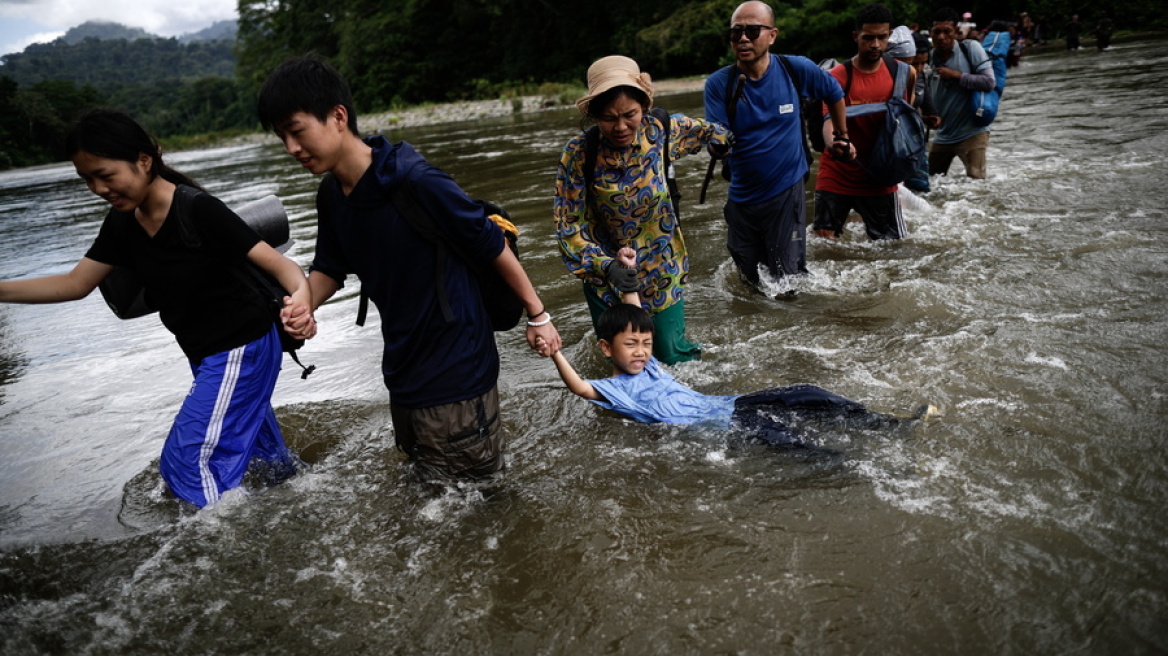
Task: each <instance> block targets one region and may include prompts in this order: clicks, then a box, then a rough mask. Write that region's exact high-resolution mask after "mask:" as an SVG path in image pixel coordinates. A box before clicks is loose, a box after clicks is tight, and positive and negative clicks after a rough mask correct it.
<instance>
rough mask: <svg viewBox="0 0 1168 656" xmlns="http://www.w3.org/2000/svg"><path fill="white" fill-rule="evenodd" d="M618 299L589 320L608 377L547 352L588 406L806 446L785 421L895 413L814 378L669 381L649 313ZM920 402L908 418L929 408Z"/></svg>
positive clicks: (863, 422)
mask: <svg viewBox="0 0 1168 656" xmlns="http://www.w3.org/2000/svg"><path fill="white" fill-rule="evenodd" d="M617 262H618V264H619V265H620V266H622V267H624V268H626V269H630V270H631V269H632V267H633V266H634V265H635V262H636V253H635V251H633V250H632V249H630V248H623V249H621V251H620V252H619V253H618V255H617ZM622 300H623V301H624V302H623V303H622V304H621V305H618V306H615V307H610V308H608V309H607V310H605V312H604V313H603V314H602V315H601V316H600V319H599V321H598V322H597V326H596V333H597V336H598V337H599V338H600V341H599V346H600V350H601V352H603V353H604V355H605V356H606V357H607V358H609V359H611V360H612V366H613V373H612V376H611V377H609V378H604V379H599V380H585V379H583V378H581V377H580V375H579V374H578V373H577V372H576V370H575V369H574V368H573V367H572V365H571V363H569V362H568V360H567V358H565V357H564V354H563V353H562V352H556V353H555V354H554V355H553V356H552V359H553V361H554V362H555V364H556V369H557V370H558V371H559V373H560V378H562V379H563V381H564V383H565V384H566V385H567V386H568V389H569V390H570V391H571V392H572V393H573V394H576V395H577V396H581V397H584V398H586V399H588V400H589V401H592V402H593V403H595V404H596V405H598V406H600V407H602V408H605V409H606V410H612V411H614V412H617V413H619V414H622V415H624V416H626V417H629V418H630V419H634V420H636V421H639V422H644V423H666V424H702V425H704V426H709V427H711V428H719V429H729V430H736V431H741V432H744V433H746V434H748V435H749V436H750V437H752V438H756V439H758V440H761V441H762V442H765V443H766V444H769V445H772V446H780V447H802V446H806V445H805V444H804V443H803V441H802V439H801V438H800V435H799V432H798V431H797V430H796V429H795V428H794V427H793V426H792V425H789V424H796V423H799V422H801V421H803V420H806V419H817V420H824V419H827V420H836V421H841V420H842V421H844V422H846V423H848V424H858V425H860V426H863V427H868V428H878V427H891V426H895V425H897V424H898V423H900V422H901V421H902V420H901V419H899V418H897V417H893V416H891V415H885V414H880V413H875V412H869V411H868V409H867V408H865V407H864V406H863V405H862V404H860V403H856V402H855V401H852V400H849V399H846V398H844V397H842V396H840V395H838V394H833V393H831V392H828V391H827V390H825V389H823V388H821V387H816V386H815V385H807V384H800V385H792V386H789V387H780V388H774V389H768V390H763V391H760V392H754V393H752V394H734V395H729V396H716V395H708V394H702V393H700V392H697V391H694V390H693V389H690V388H689V387H686V386H685V385H682V384H681V383H679V382H677V380H676V379H674V378H673V376H672V375H670V374H669V372H668V371H665V370H664V369H662V368H661V365H660V363H658V362H657V360H656V359H655V358H654V357H653V320H652V318H651V317H650V316H649V313H648V312H646V311H645V310H644V309H642V308H641V306H640V302H639V299H638V297H637V293H636V292H626V293H624V294H623V295H622ZM934 410H935V409H934V408H932V406H924V407H922V408H921V409H920V410H919V411H918V412H917V415H916V416H915V417H914V418H921V417H923V416H925V415H928V414H931V413H932V412H933V411H934Z"/></svg>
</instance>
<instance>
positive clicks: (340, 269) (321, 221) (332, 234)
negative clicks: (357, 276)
mask: <svg viewBox="0 0 1168 656" xmlns="http://www.w3.org/2000/svg"><path fill="white" fill-rule="evenodd" d="M335 186H336V183H335V182H333V180H332V176H325V177H324V179H323V180H321V181H320V187H319V188H318V189H317V192H316V217H317V218H316V251H315V253H314V254H313V257H312V266H311V267H310V268H309V270H310V271H319V272H321V273H323V274H325V275H326V276H328V277H330V278H332V279H333V280H334V281H336V283H337V286H338V287H344V286H345V277H346V276H347V275H348V274H349V273H351V272H352V271H353V268H352V266H350V265H349V263H348V261H347V260H346V259H345V256H344V252H343V251H342V249H341V241H340V236H339V235H338V234H337V229H336V224H335V221H336V217H335V216H334V214H333V202H334V198H333V194H336V193H339V192H338V191H336V190H335V189H334V187H335Z"/></svg>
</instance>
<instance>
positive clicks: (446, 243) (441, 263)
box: [357, 177, 470, 325]
mask: <svg viewBox="0 0 1168 656" xmlns="http://www.w3.org/2000/svg"><path fill="white" fill-rule="evenodd" d="M390 202H391V203H393V206H394V208H396V209H397V212H398V214H400V215H401V217H402V218H403V219H405V221H406V223H408V224H409V225H410V227H411V228H413V230H414V232H416V233H418V236H420V237H421V238H422V239H425V240H426V241H428V242H430V243H431V244H433V245H434V249H435V258H436V259H435V264H434V284H435V285H436V287H437V291H438V307H439V309H441V310H442V318H443V319H445V320H446V322H447V323H450V322H452V321H454V311H453V310H452V309H451V307H450V298H449V297H447V296H446V257H447V253H448V252H449V251H450V250H454V252H455V255H457V256H458V257H461V258H462V259H463V260H464V261H466V262H469V261H470V259H469V258H468V257H467V256H466V254H465V253H463V252H462V251H461V250H460V249H459V248H458V246H456V245H455V244H454V243H452V242H451V241H450V240H449V239H447V238H446V236H445V235H443V234H442V233H441V232H440V231H439V229H438V226H437V224H436V223H434V217H433V216H431V215H430V213H429V212H428V211H426V208H424V207H422V204H421V202H419V201H418V194H417V192H416V191H415V190H414V185H413V183H412V182H411V181H410V179H409V178H408V177H407V178H405V179H404V180H402V182H401V183H400V184H398V185H397V186H396V187H394V189H393V191H392V192H390ZM363 295H364V294H363ZM364 303H365V306H366V309H367V308H368V305H369V301H368V298H366V299H365V301H364ZM357 314H358V319H363V318H364V317H363V316H362V315H361V309H360V308H358V313H357ZM358 325H360V324H358Z"/></svg>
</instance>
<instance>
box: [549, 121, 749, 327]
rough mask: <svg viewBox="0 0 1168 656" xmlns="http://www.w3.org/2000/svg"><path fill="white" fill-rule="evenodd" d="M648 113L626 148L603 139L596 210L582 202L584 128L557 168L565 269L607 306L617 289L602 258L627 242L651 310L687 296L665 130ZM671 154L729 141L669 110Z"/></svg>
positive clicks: (556, 213) (556, 206) (721, 132)
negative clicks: (615, 147) (666, 162)
mask: <svg viewBox="0 0 1168 656" xmlns="http://www.w3.org/2000/svg"><path fill="white" fill-rule="evenodd" d="M663 129H664V126H663V125H662V124H661V123H660V122H659V121H658V120H657V119H656V118H655V117H653V116H651V115H649V114H648V113H645V115H644V118H643V119H642V121H641V127H640V129H639V130H638V132H637V138H636V139H634V140H633V143H632V144H631V145H630V146H628V147H627V148H624V149H622V150H613V149H612V148H611V147H609V146H608V144H607V143H606V142H605V141H604V139H601V140H600V147H599V152H598V153H597V155H596V171H595V174H596V175H595V178H594V181H595V182H594V185H593V190H592V199H593V205H594V208H593V211H588V210H586V209H585V204H586V202H587V201H586V194H585V191H584V185H585V179H584V143H585V137H584V135H583V134H581V135H580V136H578V137H576V138H574V139H572V140H571V141H569V142H568V145H567V146H566V147H565V148H564V154H563V157H561V158H560V166H559V170H558V171H557V173H556V194H555V199H554V201H553V205H552V216H553V218H554V219H555V222H556V237H557V239H558V240H559V243H560V254H561V256H562V257H563V260H564V265H565V266H567V268H568V271H570V272H571V273H572V274H573V275H575V276H576V277H578V278H581V279H582V280H584V281H585V282H586V283H587V284H589V285H591V286H592V288H593V289H594V291H595V292H596V293H597V295H598V296H599V297H600V298H601V299H602V300H603V301H604V303H605V304H606V305H609V306H612V305H616V304H617V303H619V302H620V294H619V293H618V292H617V291H616V290H614V289H613V288H612V287H611V286H610V285H609V284H608V281H607V279H606V278H605V277H604V265H605V263H606V262H608V261H609V260H612V259H614V258H615V257H616V252H617V251H618V250H620V249H621V248H622V247H624V246H628V247H630V248H633V249H634V250H636V251H637V275H638V277H639V279H640V282H641V298H642V300H643V304H644V305H643V306H644V307H645V309H646V310H648V311H649V312H650V313H652V314H656V313H658V312H661V311H662V310H665V309H666V308H669V307H671V306H672V305H674V304H675V303H677V302H679V301H680V300H681V298H682V290H683V288H684V287H685V284H686V282H687V280H688V277H689V253H688V252H687V251H686V249H685V240H684V239H683V238H682V235H681V226H680V225H679V224H678V221H677V213H676V212H675V211H674V208H673V203H672V201H670V199H669V187H668V185H667V182H666V179H665V170H664V161H663V159H662V156H661V155H662V153H661V149H662V147H663V145H664V144H663V143H662V142H663V139H662V138H661V137H662V134H661V132H662V130H663ZM669 129H670V135H669V148H670V151H671V152H670V160H671V161H672V160H676V159H678V158H680V157H682V156H684V155H688V154H692V153H697V152H699V151H701V150H703V149H704V148H705V147H706V146H707V145H709V144H729V143H730V140H731V137H730V134H729V132H728V131H727V130H726V128H724V127H722V126H721V125H718V124H715V123H710V122H707V121H704V120H701V119H694V118H689V117H686V116H682V115H680V114H675V115H673V116H672V117H670V125H669Z"/></svg>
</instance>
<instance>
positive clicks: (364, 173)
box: [258, 57, 560, 480]
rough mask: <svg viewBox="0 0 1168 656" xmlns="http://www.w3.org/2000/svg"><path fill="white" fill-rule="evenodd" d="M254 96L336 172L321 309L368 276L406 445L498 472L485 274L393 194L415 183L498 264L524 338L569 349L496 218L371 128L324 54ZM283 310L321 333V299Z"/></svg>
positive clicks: (325, 185) (316, 164) (415, 455)
mask: <svg viewBox="0 0 1168 656" xmlns="http://www.w3.org/2000/svg"><path fill="white" fill-rule="evenodd" d="M258 108H259V115H260V119H261V121H262V122H263V124H264V126H265V127H268V128H271V129H272V130H274V131H275V133H276V136H278V137H280V140H281V141H282V142H283V143H284V148H285V149H286V150H287V151H288V154H289V155H291V156H292V157H294V158H295V159H296V161H298V162H299V163H300V164H301V166H303V167H304V168H305V169H307V170H308V171H309V172H311V173H313V174H317V175H321V174H326V173H327V174H329V175H326V176H325V177H324V179H323V180H321V183H320V189H319V191H318V193H317V201H316V206H317V207H316V208H317V213H318V226H317V242H316V253H315V257H314V259H313V263H312V268H311V272H310V274H309V285H310V287H311V289H312V308H311V310H312V311H315V310H316V308H318V307H320V305H321V304H322V303H324V302H325V301H326V300H328V299H329V298H330V297H331V296H332V295H333V294H334V293H336V291H337V290H338V289H339V288H340V287H342V286H343V285H344V283H345V278H346V277H347V276H348V275H349V274H356V275H357V277H358V279H360V281H361V286H362V291H363V292H364V293H365V294H367V295H368V297H369V299H370V300H372V301H373V304H374V305H375V306H377V309H378V312H379V313H380V315H381V332H382V336H383V338H384V340H385V346H384V349H383V352H382V364H381V368H382V374H383V376H384V378H385V385H386V387H387V388H388V389H389V392H390V409H391V415H392V418H393V424H394V435H395V439H396V441H397V445H398V447H399V448H400V449H401V450H402V451H404V452H405V453H406V454H407V456H409V459H410V461H411V462H412V463H414V467H415V471H416V473H417V474H418V475H419V476H420V477H421V478H423V479H425V480H442V479H452V478H453V479H480V478H486V477H489V476H491V475H492V474H494V473H495V472H498V471H501V470H502V469H503V468H504V459H503V434H502V430H501V421H500V417H499V397H498V389H497V382H498V377H499V353H498V351H497V349H496V346H495V338H494V332H493V330H492V326H491V323H490V321H489V319H488V316H487V314H486V310H485V307H484V305H483V300H482V298H481V294H480V293H479V289H478V283H477V282H476V280H475V277H474V274H473V273H472V269H471V267H470V265H469V264H468V263H467V262H465V261H463V260H462V259H461V258H460V257H455V256H453V255H451V256H450V257H439V254H438V249H437V247H436V246H435V245H434V244H433V243H431V242H430V241H428V240H426V239H425V238H423V237H422V236H420V235H419V234H418V233H417V232H415V231H414V230H413V228H411V226H410V225H409V223H408V221H407V219H406V218H404V217H403V216H402V215H401V214H400V213H399V212H398V210H397V209H396V207H395V205H394V203H393V194H394V193H395V192H396V190H397V189H399V188H400V187H402V186H408V187H409V189H410V190H411V191H412V196H413V197H414V198H416V200H417V202H418V204H419V205H420V206H421V207H422V208H423V209H424V210H425V212H426V213H427V214H429V215H430V217H431V218H432V219H433V221H434V222H435V223H436V224H438V230H439V231H440V232H442V233H443V234H444V235H445V236H447V237H448V238H449V240H450V241H451V242H452V243H453V244H455V245H457V246H458V247H459V248H458V249H457V250H459V251H461V252H462V253H465V254H467V256H468V257H470V258H475V259H477V260H479V261H480V262H482V263H484V264H488V265H490V266H492V267H494V268H495V270H497V271H498V272H499V274H500V276H501V277H502V278H503V280H504V281H506V282H507V284H508V286H510V287H511V288H512V290H513V291H514V292H515V294H516V296H518V298H519V299H520V300H521V301H522V303H523V305H524V307H525V308H526V311H527V314H528V322H527V340H528V343H529V344H530V345H531V346H532V348H536V346H535V344H536V342H535V340H536V338H537V337H539V338H540V344H541V346H540V348H539V349H538V350H539V351H540V353H541V355H544V356H548V355H551V353H552V352H554V351H557V350H559V348H560V337H559V334H558V333H557V332H556V329H555V327H554V326H553V325H552V324H551V316H550V315H548V314H547V312H545V311H544V307H543V304H542V303H541V302H540V300H539V297H538V296H537V295H536V292H535V289H534V287H533V286H532V284H531V281H530V280H529V279H528V277H527V274H526V272H524V270H523V268H522V266H521V265H520V264H519V260H518V259H517V258H516V256H515V255H514V253H512V252H511V250H510V249H509V248H507V247H506V245H505V243H504V237H503V234H502V232H501V230H500V229H499V227H498V226H497V225H495V223H494V222H492V221H491V220H489V219H488V218H487V211H486V210H484V208H483V206H482V205H481V204H480V203H478V202H476V201H473V200H471V199H470V198H469V197H468V196H467V195H466V193H465V192H464V191H463V190H462V189H461V188H460V187H459V186H458V185H457V184H456V183H455V182H454V180H453V179H452V178H451V177H450V176H449V175H447V174H446V173H444V172H443V171H441V170H440V169H438V168H437V167H435V166H433V165H431V164H430V163H428V162H427V161H426V160H425V158H423V157H422V156H421V155H420V154H418V152H417V151H415V150H414V149H413V147H412V146H410V145H409V144H408V143H404V142H403V143H397V144H392V143H390V142H389V141H387V140H386V139H385V137H382V136H373V137H368V138H366V139H362V138H361V137H360V135H359V133H358V131H357V117H356V114H355V113H354V110H353V101H352V97H351V95H350V92H349V88H348V85H347V84H346V83H345V81H344V79H343V78H342V77H341V75H340V74H339V73H338V72H337V71H336V70H335V69H333V67H332V66H330V65H329V64H327V63H326V62H324V61H323V60H320V59H317V58H315V57H300V58H294V59H291V60H289V61H287V62H285V63H284V64H282V65H280V66H279V67H278V68H277V69H276V70H275V71H273V72H272V74H271V75H270V76H269V77H268V79H267V81H266V82H265V83H264V86H263V88H262V89H261V91H260V98H259V106H258ZM440 266H441V267H443V268H442V270H441V271H440V272H439V275H435V271H436V268H437V267H440ZM439 281H441V282H439ZM439 284H442V285H443V289H442V290H441V292H443V294H440V290H439V288H438V285H439ZM443 295H444V297H445V299H446V300H447V301H448V303H447V305H446V306H443V304H442V303H440V297H441V296H443ZM285 314H286V324H287V325H288V326H289V328H291V329H292V330H298V331H300V332H301V334H305V335H308V334H311V333H314V332H315V330H316V324H315V318H314V317H313V315H312V313H311V312H305V313H299V314H295V313H293V312H292V311H291V310H286V312H285Z"/></svg>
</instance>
